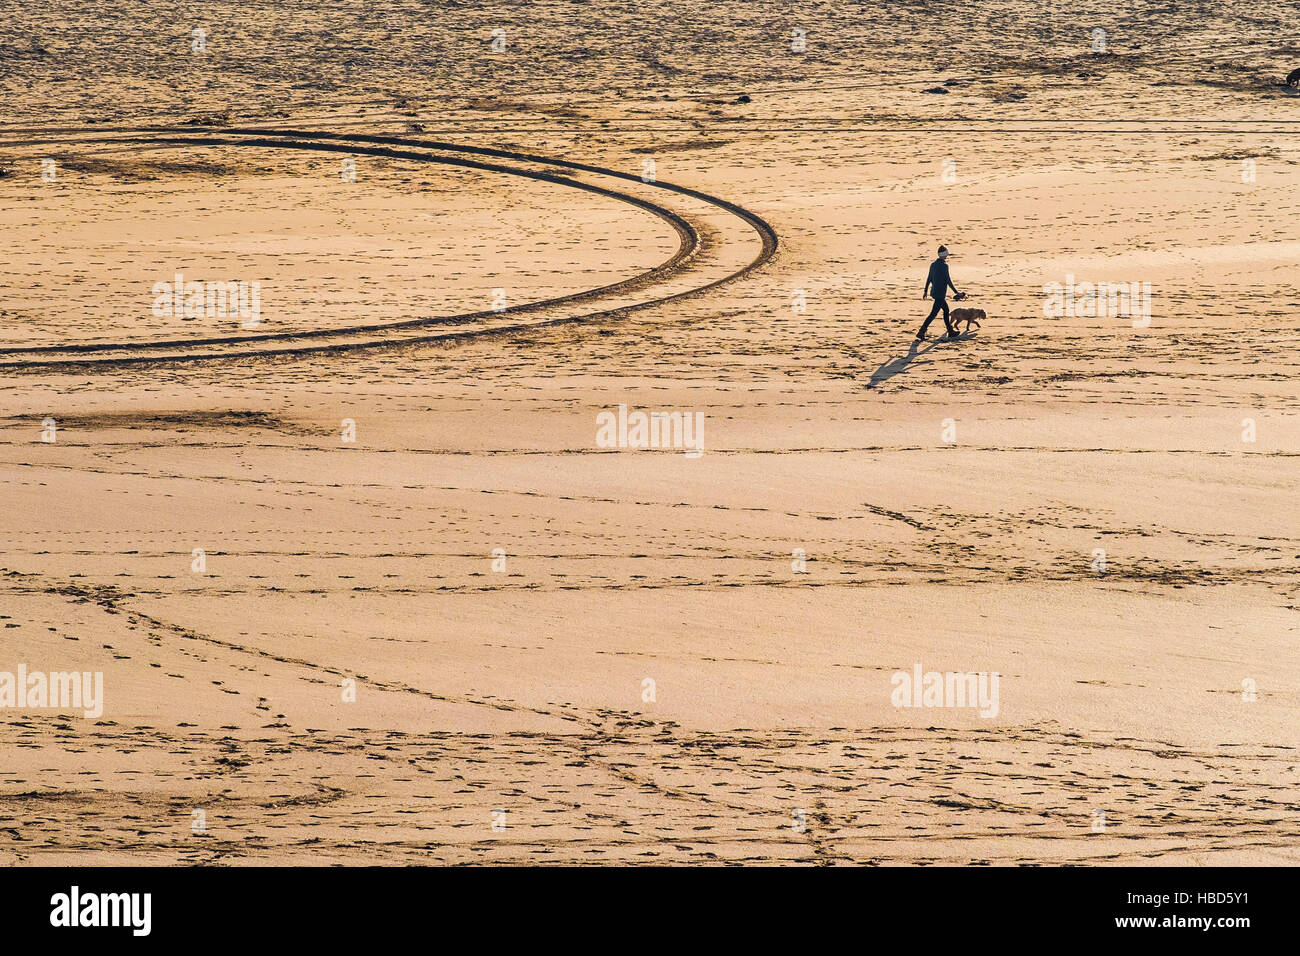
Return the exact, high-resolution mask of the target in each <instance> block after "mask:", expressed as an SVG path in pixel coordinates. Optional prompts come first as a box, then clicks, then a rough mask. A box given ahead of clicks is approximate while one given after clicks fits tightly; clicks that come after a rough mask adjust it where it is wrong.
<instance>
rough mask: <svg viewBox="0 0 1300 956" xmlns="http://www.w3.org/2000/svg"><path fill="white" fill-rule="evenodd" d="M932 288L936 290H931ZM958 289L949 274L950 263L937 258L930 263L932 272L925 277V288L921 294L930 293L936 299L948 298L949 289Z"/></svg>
mask: <svg viewBox="0 0 1300 956" xmlns="http://www.w3.org/2000/svg"><path fill="white" fill-rule="evenodd" d="M931 289H933V290H934V291H933V292H931ZM949 289H952V291H953V292H956V291H957V287H956V286H955V285H953V284H952V279H951V278H949V276H948V263H947V261H946V260H944V259H935V260H934V262H932V263H930V274H929V275H928V276H926V277H925V289H924V290H923V291H922V292H921V295H925V294H926V293H930V294H931V295H933V296H934V297H935V298H936V299H946V298H948V290H949Z"/></svg>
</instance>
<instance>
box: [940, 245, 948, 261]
mask: <svg viewBox="0 0 1300 956" xmlns="http://www.w3.org/2000/svg"><path fill="white" fill-rule="evenodd" d="M939 258H940V259H947V258H948V247H947V246H940V247H939Z"/></svg>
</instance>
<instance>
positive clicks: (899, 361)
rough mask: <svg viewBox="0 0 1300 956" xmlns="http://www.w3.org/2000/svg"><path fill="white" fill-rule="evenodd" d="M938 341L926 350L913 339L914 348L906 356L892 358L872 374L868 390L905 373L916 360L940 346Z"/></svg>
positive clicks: (933, 342)
mask: <svg viewBox="0 0 1300 956" xmlns="http://www.w3.org/2000/svg"><path fill="white" fill-rule="evenodd" d="M938 344H939V342H938V340H935V341H932V342H931V343H930V344H929V345H927V346H926V347H925V348H921V343H920V341H918V340H916V339H913V340H912V346H911V348H909V349H908V350H907V354H906V355H900V356H899V357H898V358H892V359H890V360H889V361H888V362H886V363H885V364H884V365H882V366H880V368H878V369H876V370H875V371H874V372H872V373H871V381H869V382H867V388H875V387H876V386H877V385H879V384H880V383H881V382H887V381H889V380H890V379H891V378H893V377H894V376H895V375H897V374H898V373H899V372H904V371H906V370H907V367H908V366H909V365H911V364H912V363H913V362H914V361H916V359H917V358H918V357H920V356H922V355H924V354H925V353H926V352H928V351H930V349H932V348H934V347H935V346H936V345H938Z"/></svg>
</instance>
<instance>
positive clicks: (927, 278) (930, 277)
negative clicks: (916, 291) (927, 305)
mask: <svg viewBox="0 0 1300 956" xmlns="http://www.w3.org/2000/svg"><path fill="white" fill-rule="evenodd" d="M933 281H934V275H933V274H931V273H929V272H927V273H926V274H925V288H924V289H922V290H921V298H922V299H924V298H925V297H926V296H927V295H928V294H929V292H930V283H931V282H933Z"/></svg>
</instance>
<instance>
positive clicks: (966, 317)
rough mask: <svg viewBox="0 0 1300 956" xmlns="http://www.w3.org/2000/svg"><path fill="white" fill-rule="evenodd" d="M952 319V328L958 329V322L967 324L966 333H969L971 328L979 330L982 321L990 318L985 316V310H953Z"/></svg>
mask: <svg viewBox="0 0 1300 956" xmlns="http://www.w3.org/2000/svg"><path fill="white" fill-rule="evenodd" d="M950 318H951V319H952V327H953V328H954V329H955V328H957V323H958V322H965V323H966V328H965V331H967V332H969V331H970V330H971V326H974V327H975V328H977V329H978V328H979V327H980V320H981V319H987V318H988V316H987V315H985V314H984V310H983V309H953V310H952V315H951V316H950Z"/></svg>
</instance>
